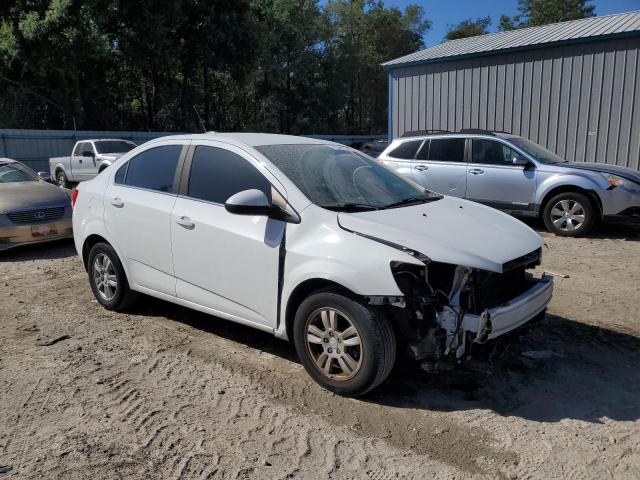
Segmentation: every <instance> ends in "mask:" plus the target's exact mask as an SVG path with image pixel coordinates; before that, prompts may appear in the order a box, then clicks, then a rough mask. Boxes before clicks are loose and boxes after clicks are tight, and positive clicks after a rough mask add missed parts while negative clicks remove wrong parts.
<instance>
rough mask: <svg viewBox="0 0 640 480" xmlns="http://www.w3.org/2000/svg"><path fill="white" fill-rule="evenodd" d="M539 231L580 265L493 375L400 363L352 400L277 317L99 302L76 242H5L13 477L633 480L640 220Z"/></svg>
mask: <svg viewBox="0 0 640 480" xmlns="http://www.w3.org/2000/svg"><path fill="white" fill-rule="evenodd" d="M543 235H544V236H545V239H546V240H547V242H548V245H549V247H550V248H549V250H547V251H546V252H545V257H544V263H543V268H545V269H547V270H551V271H554V272H557V273H562V274H566V275H569V278H558V279H557V280H556V294H555V297H554V299H553V302H552V304H551V307H550V310H549V315H548V318H547V320H546V322H545V323H543V324H541V325H540V326H538V327H535V328H534V329H533V330H531V331H529V332H528V333H527V334H526V335H522V336H520V337H519V338H518V339H516V341H515V342H514V343H513V344H512V345H510V346H509V347H508V348H504V349H501V352H502V353H501V355H499V356H496V357H495V358H494V360H493V363H492V365H493V370H492V373H491V374H489V375H486V374H475V375H471V374H469V373H467V372H454V373H440V374H436V375H428V374H426V373H423V372H421V371H419V370H416V369H415V368H412V367H411V366H409V365H406V364H399V365H398V367H397V368H396V369H395V371H394V373H393V374H392V377H391V378H390V380H389V381H388V382H387V383H386V384H385V385H384V386H383V387H382V388H380V389H379V390H377V391H376V392H375V393H374V394H372V395H370V396H369V397H367V398H364V399H359V400H349V399H343V398H340V397H338V396H334V395H332V394H330V393H327V392H325V391H323V390H321V389H320V388H319V387H317V386H316V385H315V384H314V383H313V382H312V381H311V380H310V378H309V377H308V376H307V375H306V374H305V372H304V371H303V369H302V367H301V366H300V365H299V364H298V363H297V361H296V359H295V354H294V351H293V349H292V347H291V346H289V345H288V344H286V343H284V342H280V341H277V340H275V339H273V338H272V337H270V336H269V335H266V334H262V333H260V332H256V331H254V330H250V329H248V328H244V327H241V326H238V325H234V324H231V323H229V322H225V321H223V320H219V319H216V318H213V317H208V316H206V315H202V314H199V313H196V312H192V311H189V310H187V309H184V308H181V307H177V306H173V305H171V304H168V303H165V302H161V301H158V300H154V299H150V298H145V299H143V301H142V302H140V303H139V304H138V305H137V306H136V307H135V309H134V310H133V311H131V312H130V313H129V314H113V313H110V312H107V311H105V310H103V309H102V308H101V307H100V306H99V305H98V304H97V302H96V301H95V300H94V299H93V297H92V295H91V292H90V289H89V286H88V283H87V279H86V273H85V272H84V270H83V268H82V266H81V264H80V262H79V260H78V258H77V257H76V256H75V252H74V250H73V247H72V245H71V244H70V243H61V244H55V245H48V246H41V247H34V248H28V249H21V250H15V251H13V252H10V253H5V254H2V255H1V256H0V302H1V303H0V478H27V479H40V478H65V479H75V478H94V479H97V478H101V479H102V478H108V479H110V478H114V479H115V478H153V479H156V478H175V479H179V478H184V479H187V478H188V479H191V478H225V479H226V478H323V477H328V478H371V479H391V478H436V479H461V478H465V479H467V478H478V479H480V478H482V479H484V478H510V479H512V478H520V479H524V478H531V479H551V478H563V479H587V478H593V479H606V478H617V479H618V478H619V479H638V478H640V322H639V320H640V314H639V313H638V305H639V300H640V225H634V226H629V227H625V226H610V227H607V228H601V229H600V230H599V231H598V232H596V234H595V235H593V236H591V237H590V238H585V239H571V240H569V239H562V238H558V237H554V236H550V235H547V234H543ZM65 335H66V336H68V338H64V337H63V336H65ZM60 337H63V338H62V339H61V340H60V341H58V342H56V343H53V344H51V345H46V343H49V342H50V341H51V340H55V339H59V338H60ZM528 351H538V352H540V351H542V352H544V353H543V354H542V356H543V358H542V359H531V358H528V357H526V356H524V355H522V353H523V352H528Z"/></svg>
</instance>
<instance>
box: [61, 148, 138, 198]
mask: <svg viewBox="0 0 640 480" xmlns="http://www.w3.org/2000/svg"><path fill="white" fill-rule="evenodd" d="M136 146H137V145H136V144H135V143H133V142H130V141H129V140H120V139H108V138H105V139H96V140H82V141H80V142H76V144H75V146H74V147H73V150H72V153H71V156H70V157H54V158H50V159H49V170H50V171H51V179H52V180H54V181H55V182H56V183H57V184H58V186H60V187H62V188H68V187H69V186H70V183H78V182H82V181H83V180H90V179H92V178H93V177H95V176H96V175H98V174H99V173H100V172H102V171H103V170H104V169H105V168H107V167H108V166H109V165H111V164H112V163H113V162H115V161H116V160H117V159H118V158H119V157H120V156H121V155H122V154H124V153H127V152H128V151H129V150H132V149H134V148H135V147H136Z"/></svg>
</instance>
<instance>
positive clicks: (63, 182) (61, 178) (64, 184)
mask: <svg viewBox="0 0 640 480" xmlns="http://www.w3.org/2000/svg"><path fill="white" fill-rule="evenodd" d="M56 183H57V184H58V186H59V187H60V188H69V187H70V186H71V185H70V184H69V180H68V179H67V176H66V175H65V173H64V172H63V171H62V170H60V171H58V173H56Z"/></svg>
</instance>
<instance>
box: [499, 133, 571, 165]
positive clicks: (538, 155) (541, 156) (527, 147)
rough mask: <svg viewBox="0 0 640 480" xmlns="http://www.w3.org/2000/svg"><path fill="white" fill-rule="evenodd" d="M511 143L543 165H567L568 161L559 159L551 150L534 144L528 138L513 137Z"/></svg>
mask: <svg viewBox="0 0 640 480" xmlns="http://www.w3.org/2000/svg"><path fill="white" fill-rule="evenodd" d="M509 141H510V142H511V143H513V144H514V145H515V146H516V147H519V148H521V149H522V150H524V151H525V152H527V153H528V154H529V155H531V156H532V157H533V158H535V159H536V160H538V161H539V162H542V163H565V162H566V160H565V159H564V158H562V157H559V156H558V155H556V154H555V153H553V152H552V151H551V150H547V149H546V148H544V147H543V146H541V145H538V144H537V143H534V142H532V141H531V140H528V139H526V138H521V137H513V138H509Z"/></svg>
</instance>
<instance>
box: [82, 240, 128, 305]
mask: <svg viewBox="0 0 640 480" xmlns="http://www.w3.org/2000/svg"><path fill="white" fill-rule="evenodd" d="M88 267H89V268H88V273H89V283H90V285H91V290H92V291H93V295H94V296H95V297H96V300H98V302H99V303H100V305H102V306H103V307H104V308H106V309H107V310H116V311H121V310H124V309H126V308H127V307H129V306H130V305H131V304H132V303H133V301H134V300H135V298H136V294H135V292H133V291H132V290H131V289H130V288H129V282H128V281H127V276H126V274H125V273H124V268H122V264H121V263H120V259H119V258H118V255H117V254H116V252H115V250H114V249H113V247H112V246H111V245H109V244H108V243H103V242H101V243H96V244H95V245H94V246H93V247H92V248H91V251H90V252H89V261H88Z"/></svg>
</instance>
